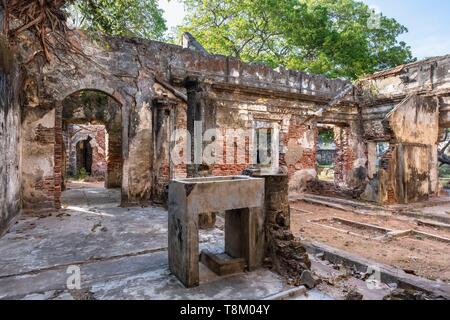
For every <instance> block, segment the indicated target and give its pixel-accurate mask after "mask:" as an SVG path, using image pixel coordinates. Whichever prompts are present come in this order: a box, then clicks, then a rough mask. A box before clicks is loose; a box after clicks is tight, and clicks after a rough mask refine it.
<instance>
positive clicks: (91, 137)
mask: <svg viewBox="0 0 450 320" xmlns="http://www.w3.org/2000/svg"><path fill="white" fill-rule="evenodd" d="M60 112H61V137H62V139H60V140H61V155H62V156H61V190H62V191H65V192H63V194H62V198H63V201H64V203H65V204H68V205H70V202H71V201H72V200H73V201H74V202H77V201H81V199H78V200H77V197H78V196H79V197H89V196H94V198H95V197H98V196H100V197H103V198H111V197H112V198H114V199H112V198H111V199H110V200H111V201H113V202H120V190H115V191H111V192H110V191H109V190H114V189H118V188H121V186H122V170H123V160H122V158H123V157H122V108H121V105H120V103H119V102H118V101H116V100H115V99H114V98H113V97H111V96H110V95H108V94H107V93H104V92H101V91H96V90H82V91H78V92H75V93H73V94H71V95H69V96H68V97H66V98H65V99H64V100H63V102H62V108H61V110H60ZM57 141H58V140H57ZM56 154H57V153H55V155H56ZM57 160H58V159H57V157H56V156H55V166H56V167H57V166H58V163H57ZM70 190H72V191H71V192H70V195H71V196H70V197H69V198H67V197H65V195H68V193H66V191H70ZM73 190H75V191H73ZM76 190H81V191H80V194H79V195H78V194H77V192H76ZM83 190H84V191H83ZM86 190H90V191H88V192H87V191H86ZM112 195H114V196H112ZM116 198H117V199H116ZM85 200H86V199H85ZM91 200H92V199H91ZM86 201H87V202H88V203H89V202H92V201H90V200H89V199H87V200H86ZM94 202H95V201H94Z"/></svg>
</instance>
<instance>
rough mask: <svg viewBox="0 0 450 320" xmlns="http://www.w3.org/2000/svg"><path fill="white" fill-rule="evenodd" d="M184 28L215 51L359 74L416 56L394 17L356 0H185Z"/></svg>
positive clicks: (338, 73)
mask: <svg viewBox="0 0 450 320" xmlns="http://www.w3.org/2000/svg"><path fill="white" fill-rule="evenodd" d="M184 3H185V6H186V9H187V15H186V17H185V21H184V24H183V26H181V27H180V31H181V32H183V31H188V32H190V33H191V34H193V35H194V36H195V37H196V38H197V40H199V42H200V43H202V44H203V45H204V46H205V48H206V49H207V50H208V51H210V52H211V53H216V54H224V55H230V56H234V57H238V58H241V59H242V60H244V61H247V62H263V63H266V64H268V65H270V66H272V67H277V66H278V65H283V66H285V67H287V68H291V69H300V70H304V71H307V72H311V73H319V74H325V75H327V76H329V77H347V78H351V79H356V78H358V77H360V76H363V75H366V74H371V73H373V72H375V71H378V70H382V69H386V68H389V67H394V66H397V65H399V64H403V63H407V62H411V61H413V59H412V54H411V50H410V48H409V47H408V46H407V45H406V44H405V43H404V42H399V41H398V36H399V35H401V34H403V33H405V32H407V29H406V27H404V26H402V25H401V24H399V23H398V22H397V21H396V20H395V19H391V18H387V17H385V16H382V15H380V16H379V19H378V22H379V24H378V25H373V24H372V23H371V19H372V18H373V17H374V15H373V13H372V12H371V10H370V8H369V7H368V6H367V5H365V4H363V3H362V2H358V1H355V0H303V1H299V0H259V1H253V0H184Z"/></svg>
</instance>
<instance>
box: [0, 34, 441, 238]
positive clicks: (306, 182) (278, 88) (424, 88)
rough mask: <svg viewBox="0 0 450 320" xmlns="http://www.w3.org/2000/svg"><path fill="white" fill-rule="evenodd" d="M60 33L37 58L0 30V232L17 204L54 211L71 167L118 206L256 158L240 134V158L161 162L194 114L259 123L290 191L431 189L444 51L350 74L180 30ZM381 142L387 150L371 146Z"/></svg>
mask: <svg viewBox="0 0 450 320" xmlns="http://www.w3.org/2000/svg"><path fill="white" fill-rule="evenodd" d="M69 37H70V42H71V43H72V44H73V46H74V47H75V48H78V49H79V50H66V49H65V48H62V47H61V48H58V46H57V45H56V50H55V52H54V53H53V55H52V60H51V61H50V62H46V61H45V60H44V59H43V58H42V56H41V55H39V53H38V52H39V50H40V48H39V43H38V41H33V36H32V35H30V34H27V33H24V34H22V35H21V36H20V39H18V41H17V42H16V44H15V47H14V48H13V49H11V48H10V47H9V46H8V44H7V40H6V39H5V38H4V37H3V36H2V37H1V38H0V51H1V56H0V91H1V95H0V99H1V100H0V102H1V106H0V122H1V126H0V130H1V131H0V135H1V139H0V143H1V150H2V152H1V157H2V159H1V161H0V179H1V181H2V183H1V190H0V210H1V211H0V230H1V232H4V231H6V230H7V229H8V227H9V226H10V225H11V223H12V222H13V221H14V219H15V218H16V217H17V215H18V214H19V213H20V212H21V211H22V210H23V211H24V212H27V211H30V210H45V209H54V208H60V207H61V192H62V190H63V188H64V181H65V178H66V177H67V176H69V175H76V174H77V172H78V171H79V169H80V168H81V167H89V169H88V170H89V173H93V174H97V175H101V176H104V180H105V186H106V187H108V188H115V187H120V188H121V203H122V206H133V205H148V204H150V203H157V204H165V203H166V202H167V197H168V195H167V192H168V182H169V181H170V180H171V179H174V178H184V177H187V176H199V175H203V176H208V175H210V176H225V175H236V174H241V173H242V172H243V171H244V170H246V169H248V168H249V167H258V163H252V159H251V157H250V156H249V152H250V151H251V150H252V149H253V148H254V141H253V139H252V137H245V140H244V141H245V142H244V143H236V142H235V143H234V147H233V150H232V151H233V153H235V154H237V153H239V152H242V153H243V154H245V161H244V162H243V163H237V162H236V161H232V162H227V161H226V159H228V158H229V156H230V155H229V154H228V155H227V152H230V149H224V151H223V154H221V157H222V156H223V160H224V161H222V162H223V163H220V164H205V163H203V164H201V165H193V166H190V165H186V164H182V165H178V164H177V165H175V164H173V162H171V161H170V159H171V156H172V155H171V152H170V151H171V150H172V149H173V147H174V144H175V142H174V141H172V140H171V136H172V134H173V133H174V132H175V131H176V130H177V129H183V128H185V129H187V130H188V132H190V133H194V129H195V128H194V122H195V121H202V126H203V127H202V128H201V130H202V132H205V131H206V130H207V129H210V128H217V129H218V130H226V129H235V130H239V129H252V130H254V131H256V132H257V131H258V130H260V129H266V132H267V131H268V132H269V133H270V134H269V135H268V136H269V137H270V139H269V140H270V142H269V144H268V147H267V148H268V150H267V151H268V152H269V153H270V154H271V159H272V161H271V163H270V169H271V170H272V171H274V172H276V171H279V170H281V171H285V172H287V173H288V175H289V177H290V189H291V191H300V192H301V191H305V190H308V191H311V192H316V193H320V194H338V195H344V196H351V197H353V198H359V199H363V200H368V201H373V202H378V203H381V204H384V203H390V204H392V203H400V204H404V203H411V202H415V201H419V200H426V199H428V198H429V197H431V196H433V195H437V194H438V193H439V191H440V186H439V182H438V173H437V167H438V161H437V146H438V143H439V141H440V139H441V136H442V132H443V130H444V129H446V128H447V127H449V126H450V115H449V110H450V105H449V104H450V56H445V57H438V58H433V59H429V60H426V61H421V62H416V63H412V64H409V65H404V66H399V67H397V68H394V69H392V70H388V71H386V72H381V73H377V74H375V75H372V76H370V77H367V78H366V79H363V80H361V81H359V82H357V83H356V84H352V83H351V82H349V81H345V80H332V79H327V78H325V77H323V76H319V75H310V74H305V73H303V72H300V71H292V70H285V69H283V68H281V67H280V68H279V69H277V70H273V69H271V68H269V67H266V66H264V65H260V64H248V63H244V62H242V61H240V60H238V59H235V58H230V57H224V56H218V55H210V54H208V53H207V52H205V51H204V50H202V49H201V47H200V46H199V44H198V43H195V42H194V43H193V44H192V41H185V42H186V43H185V47H181V46H176V45H171V44H166V43H160V42H155V41H145V40H135V39H124V38H114V37H103V36H101V37H98V38H96V39H95V40H93V39H91V38H89V37H88V36H86V35H85V34H83V33H82V32H79V31H74V32H71V33H70V34H69ZM12 50H14V52H12ZM323 127H327V128H331V130H333V132H334V137H335V138H334V140H335V141H334V142H335V145H336V151H335V155H334V156H333V159H334V160H333V161H334V178H335V183H329V182H318V181H317V179H316V176H317V162H316V158H317V156H316V154H317V146H318V131H319V129H320V128H323ZM86 128H87V129H86ZM97 129H98V131H97ZM90 130H91V131H92V130H94V131H95V132H89V131H90ZM218 136H219V135H218ZM180 138H183V137H180ZM186 139H187V138H186V137H184V140H186ZM218 139H220V138H219V137H218ZM216 142H217V143H219V144H221V143H224V144H225V141H216ZM230 142H231V141H228V145H230ZM382 145H383V146H385V148H386V152H383V153H380V152H377V150H380V146H382ZM83 148H84V149H83ZM86 148H88V149H89V150H86ZM77 153H78V154H79V156H78V157H77ZM83 157H84V158H83ZM77 158H78V160H77ZM80 158H83V159H84V160H83V161H84V162H83V163H80V161H81V160H79V159H80ZM87 162H90V163H87ZM94 163H95V165H94ZM95 166H97V167H95ZM85 169H86V168H85Z"/></svg>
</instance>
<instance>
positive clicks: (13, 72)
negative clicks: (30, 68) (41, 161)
mask: <svg viewBox="0 0 450 320" xmlns="http://www.w3.org/2000/svg"><path fill="white" fill-rule="evenodd" d="M1 22H2V19H1V12H0V25H1ZM21 81H22V78H21V70H20V68H19V65H18V64H17V62H16V58H15V55H14V54H13V52H12V51H11V50H10V48H9V45H8V42H7V40H6V39H5V38H4V37H3V35H2V34H1V33H0V236H2V235H3V234H4V233H5V232H6V231H7V230H8V227H9V226H10V225H11V224H12V223H13V222H14V221H15V220H16V219H17V217H18V216H19V214H20V212H21V198H20V196H21V191H20V183H21V173H20V170H21V134H20V129H19V128H20V96H21V84H22V83H21Z"/></svg>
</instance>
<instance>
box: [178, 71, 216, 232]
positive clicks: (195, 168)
mask: <svg viewBox="0 0 450 320" xmlns="http://www.w3.org/2000/svg"><path fill="white" fill-rule="evenodd" d="M185 86H186V89H187V96H188V106H187V130H188V132H189V134H190V136H191V164H188V165H187V175H188V177H190V178H196V177H200V176H211V175H212V171H211V170H210V168H209V167H208V166H207V165H204V164H202V163H199V161H201V157H202V152H203V141H199V142H198V143H201V146H202V147H201V148H200V147H199V146H197V150H196V148H195V142H196V141H195V134H196V133H197V134H198V132H196V128H195V123H196V122H199V121H201V122H202V127H201V128H200V130H201V132H199V133H200V134H201V135H202V136H203V134H204V133H205V131H206V130H208V129H210V128H215V111H214V108H213V106H212V105H210V104H209V103H208V102H207V94H206V92H207V89H206V88H205V87H204V86H202V85H201V83H200V82H199V80H198V79H196V78H193V77H188V78H186V80H185ZM197 130H199V128H197ZM196 152H197V155H196ZM215 224H216V212H205V213H201V214H200V216H199V228H200V229H210V228H213V227H214V226H215Z"/></svg>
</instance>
